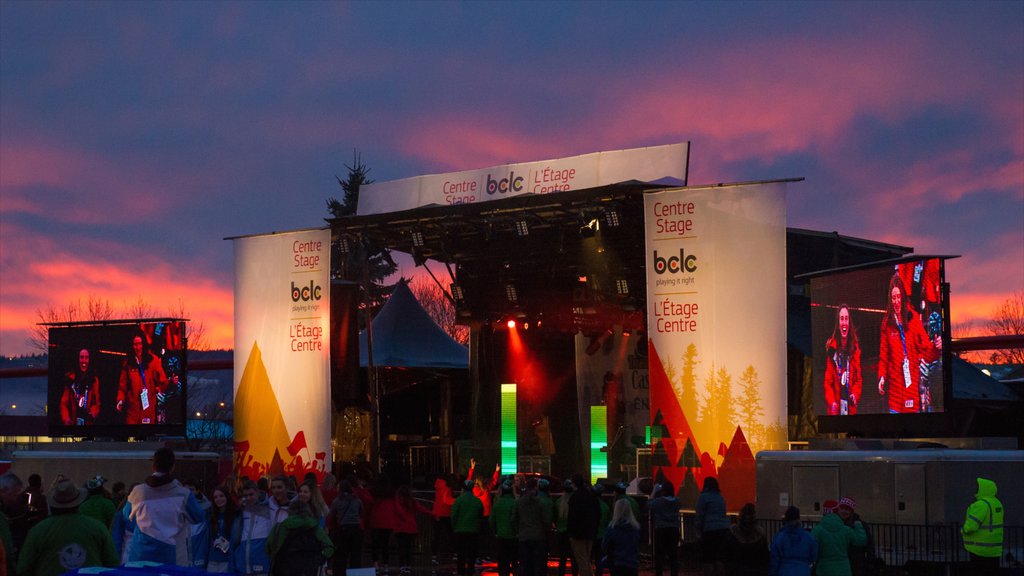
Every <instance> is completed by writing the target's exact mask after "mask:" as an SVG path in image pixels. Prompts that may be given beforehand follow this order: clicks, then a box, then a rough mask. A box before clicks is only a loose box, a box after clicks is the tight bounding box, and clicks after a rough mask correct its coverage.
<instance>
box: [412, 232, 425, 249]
mask: <svg viewBox="0 0 1024 576" xmlns="http://www.w3.org/2000/svg"><path fill="white" fill-rule="evenodd" d="M412 247H413V248H422V247H423V232H421V231H419V230H413V231H412Z"/></svg>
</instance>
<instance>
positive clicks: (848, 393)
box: [810, 258, 949, 416]
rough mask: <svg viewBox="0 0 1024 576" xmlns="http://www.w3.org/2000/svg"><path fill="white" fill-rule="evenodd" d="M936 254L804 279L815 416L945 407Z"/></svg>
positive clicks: (944, 334) (943, 311)
mask: <svg viewBox="0 0 1024 576" xmlns="http://www.w3.org/2000/svg"><path fill="white" fill-rule="evenodd" d="M943 282H944V270H943V260H942V259H941V258H923V259H917V260H909V261H901V262H899V263H892V262H890V263H887V264H881V265H878V266H871V267H864V268H858V269H855V270H849V271H843V272H836V273H831V274H826V275H822V276H818V277H815V278H812V279H811V281H810V295H811V342H812V345H813V353H812V356H813V359H814V379H813V382H814V408H815V413H816V414H818V415H819V416H854V415H864V414H919V413H935V412H943V411H944V410H945V400H946V381H945V376H944V372H943V351H944V350H945V351H948V350H949V346H948V333H949V331H948V330H946V329H945V328H946V320H945V319H946V318H947V317H948V313H947V311H948V307H947V305H946V304H947V303H946V302H944V300H943V291H942V289H941V287H942V285H943Z"/></svg>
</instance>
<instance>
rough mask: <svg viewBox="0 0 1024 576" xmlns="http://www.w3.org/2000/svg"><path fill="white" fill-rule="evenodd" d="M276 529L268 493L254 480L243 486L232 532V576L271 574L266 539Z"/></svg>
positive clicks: (247, 481)
mask: <svg viewBox="0 0 1024 576" xmlns="http://www.w3.org/2000/svg"><path fill="white" fill-rule="evenodd" d="M273 529H274V516H273V513H272V512H271V510H270V505H269V504H268V503H267V495H266V493H264V492H262V491H260V489H259V488H257V487H256V483H255V482H253V481H252V480H246V482H245V484H244V485H243V486H242V510H241V512H240V513H239V514H238V516H237V517H236V518H235V523H234V526H232V528H231V546H230V548H231V558H230V566H229V567H230V569H231V572H235V573H239V574H270V556H269V555H268V554H267V539H268V538H270V533H271V532H272V531H273Z"/></svg>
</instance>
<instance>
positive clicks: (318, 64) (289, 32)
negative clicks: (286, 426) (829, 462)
mask: <svg viewBox="0 0 1024 576" xmlns="http://www.w3.org/2000/svg"><path fill="white" fill-rule="evenodd" d="M683 141H690V142H691V146H692V148H691V155H690V184H694V185H699V184H708V183H717V182H739V181H750V180H767V179H776V178H792V177H804V178H806V180H805V181H804V182H802V183H798V184H793V185H791V186H790V187H789V193H788V199H787V209H788V224H789V226H792V227H799V228H809V229H813V230H822V231H837V232H839V233H840V234H844V235H849V236H856V237H861V238H868V239H872V240H878V241H884V242H891V243H895V244H900V245H906V246H912V247H914V248H915V250H916V252H917V253H920V254H959V255H962V257H961V258H959V259H956V260H953V261H951V262H950V263H949V265H948V268H947V278H948V280H949V282H950V283H951V290H952V304H951V306H952V315H953V318H952V320H953V323H954V327H955V326H956V325H958V324H965V323H968V322H971V321H975V322H978V321H979V319H983V318H987V317H989V316H990V315H991V313H992V311H993V310H994V309H995V308H996V307H997V306H998V305H999V304H1000V303H1001V302H1002V301H1003V300H1005V299H1006V298H1007V297H1008V296H1009V295H1010V294H1011V293H1012V292H1014V291H1019V290H1024V3H1022V2H1019V1H1014V2H953V3H949V2H896V1H893V2H793V3H786V2H738V1H737V2H716V3H709V2H700V3H696V2H693V3H690V2H666V3H661V2H472V3H470V2H465V3H461V2H453V3H449V2H445V3H437V2H395V3H389V2H357V3H341V2H291V3H288V2H278V3H270V2H215V1H208V2H92V1H91V2H59V1H54V2H24V1H18V0H4V1H3V2H0V354H2V355H18V354H26V353H31V352H33V350H32V349H31V347H30V346H29V344H28V342H27V338H28V334H29V331H30V329H31V327H32V325H33V324H34V323H35V322H36V321H37V320H38V316H37V310H39V309H42V308H45V307H47V306H51V305H53V306H64V305H65V304H67V303H68V302H70V301H73V300H76V299H83V300H84V299H86V298H88V297H89V296H93V297H96V298H101V299H107V300H109V301H110V302H112V303H113V304H115V305H121V304H126V303H129V302H132V301H135V300H137V299H138V298H139V297H142V298H144V299H145V300H147V301H148V302H149V303H151V304H152V305H153V306H155V307H157V308H164V309H171V308H176V307H177V305H178V304H177V303H178V302H179V301H180V302H181V303H182V305H183V307H184V308H185V309H186V310H187V311H188V312H189V316H190V317H191V318H192V319H194V320H201V321H203V322H204V324H205V325H206V329H207V337H208V339H209V340H210V344H211V345H212V346H213V347H216V348H230V347H232V318H233V302H232V300H233V296H232V292H233V249H232V245H231V242H230V241H225V240H223V238H225V237H228V236H238V235H244V234H255V233H266V232H271V231H281V230H292V229H299V228H310V227H316V226H320V225H323V224H324V222H323V219H324V218H325V217H326V216H327V210H326V200H327V199H328V198H330V197H332V196H333V197H340V196H341V191H340V189H339V187H338V184H337V182H336V180H335V176H336V175H339V176H344V174H345V167H344V165H345V164H351V162H352V156H353V151H354V150H358V151H359V152H360V153H361V154H362V158H363V161H364V162H365V163H366V164H367V165H369V166H370V168H371V172H370V176H371V177H373V178H374V179H375V180H377V181H382V180H391V179H398V178H406V177H410V176H416V175H420V174H430V173H438V172H448V171H456V170H467V169H472V168H482V167H486V166H492V165H497V164H504V163H511V162H526V161H531V160H541V159H548V158H558V157H564V156H572V155H577V154H584V153H589V152H596V151H601V150H616V149H623V148H634V147H641V146H651V145H659V144H668V143H674V142H683ZM403 272H404V273H405V274H406V275H410V274H413V273H414V269H413V268H412V266H411V264H410V265H407V267H406V268H405V269H404V270H403Z"/></svg>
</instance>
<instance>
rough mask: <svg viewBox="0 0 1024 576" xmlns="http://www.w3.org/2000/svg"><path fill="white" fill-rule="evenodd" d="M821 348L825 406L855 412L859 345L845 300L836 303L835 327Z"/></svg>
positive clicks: (859, 383)
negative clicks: (822, 350)
mask: <svg viewBox="0 0 1024 576" xmlns="http://www.w3.org/2000/svg"><path fill="white" fill-rule="evenodd" d="M825 352H826V354H825V408H826V410H828V413H829V415H832V416H834V415H836V414H842V415H846V414H856V413H857V404H858V403H859V402H860V398H861V396H860V393H861V387H862V386H863V382H862V378H861V372H860V345H859V344H858V343H857V332H856V330H854V328H853V321H852V320H851V319H850V307H849V306H847V305H846V304H840V305H839V310H838V312H837V314H836V327H835V329H834V330H833V331H832V337H830V338H829V339H828V342H827V343H826V344H825Z"/></svg>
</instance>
